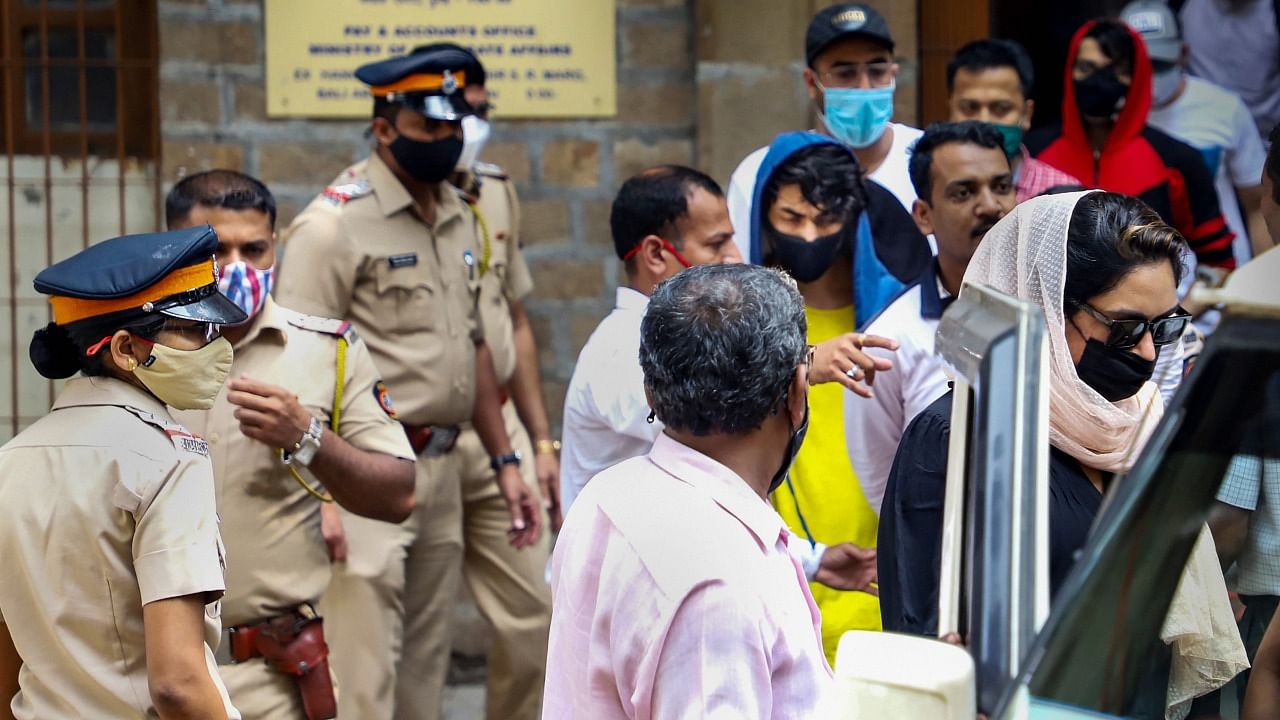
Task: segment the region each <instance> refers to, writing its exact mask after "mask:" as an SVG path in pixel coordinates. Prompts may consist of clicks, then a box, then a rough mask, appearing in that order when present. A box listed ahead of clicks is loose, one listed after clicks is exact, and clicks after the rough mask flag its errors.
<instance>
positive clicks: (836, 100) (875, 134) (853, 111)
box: [818, 83, 897, 148]
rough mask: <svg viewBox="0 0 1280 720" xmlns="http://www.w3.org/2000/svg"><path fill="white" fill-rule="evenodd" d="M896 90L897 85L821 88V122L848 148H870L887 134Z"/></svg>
mask: <svg viewBox="0 0 1280 720" xmlns="http://www.w3.org/2000/svg"><path fill="white" fill-rule="evenodd" d="M818 87H822V86H821V85H819V86H818ZM896 87H897V83H892V84H890V85H889V86H887V87H882V88H870V89H862V88H822V100H823V103H822V104H823V107H822V119H823V122H824V123H825V124H826V126H827V130H829V131H830V132H831V134H832V136H834V137H835V138H836V139H837V140H839V141H840V142H842V143H844V144H846V145H849V146H851V147H854V148H864V147H869V146H870V145H872V144H873V143H875V141H877V140H879V139H880V136H881V135H883V134H884V128H885V125H886V124H887V123H888V122H889V118H890V117H892V116H893V91H894V89H895V88H896Z"/></svg>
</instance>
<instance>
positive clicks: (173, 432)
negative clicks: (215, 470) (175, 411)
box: [124, 405, 209, 457]
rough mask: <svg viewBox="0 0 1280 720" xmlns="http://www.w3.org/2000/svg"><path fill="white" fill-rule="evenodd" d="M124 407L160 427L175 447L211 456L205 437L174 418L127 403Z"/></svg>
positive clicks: (141, 418)
mask: <svg viewBox="0 0 1280 720" xmlns="http://www.w3.org/2000/svg"><path fill="white" fill-rule="evenodd" d="M124 409H125V410H128V411H129V412H131V413H133V414H134V415H136V416H137V417H138V419H139V420H141V421H142V422H144V423H146V424H148V425H152V426H155V427H157V428H160V431H161V432H163V433H164V434H165V436H166V437H168V438H169V441H170V442H172V443H173V446H174V447H175V448H177V449H179V450H182V451H185V452H189V453H195V454H196V455H203V456H204V457H209V443H208V442H207V441H206V440H205V439H204V438H202V437H200V436H199V435H196V434H195V433H193V432H191V431H190V430H188V429H186V428H185V427H183V426H182V425H179V424H178V423H176V422H174V421H172V420H169V419H166V418H162V417H160V416H159V415H156V414H154V413H149V412H147V411H146V410H141V409H139V408H136V407H132V406H129V405H125V406H124Z"/></svg>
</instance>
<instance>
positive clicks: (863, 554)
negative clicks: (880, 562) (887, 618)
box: [813, 543, 880, 596]
mask: <svg viewBox="0 0 1280 720" xmlns="http://www.w3.org/2000/svg"><path fill="white" fill-rule="evenodd" d="M813 579H814V580H817V581H818V582H820V583H822V584H823V585H826V586H827V587H829V588H834V589H836V590H860V591H862V592H864V593H868V594H871V595H876V596H879V595H880V589H879V587H878V586H877V585H876V584H875V583H876V579H877V575H876V551H875V549H874V548H870V549H869V548H860V547H858V546H857V545H854V544H853V543H840V544H839V545H832V546H830V547H828V548H827V551H826V552H824V553H822V561H821V562H820V564H819V565H818V572H817V573H816V574H814V576H813Z"/></svg>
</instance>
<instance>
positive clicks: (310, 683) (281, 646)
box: [229, 608, 338, 720]
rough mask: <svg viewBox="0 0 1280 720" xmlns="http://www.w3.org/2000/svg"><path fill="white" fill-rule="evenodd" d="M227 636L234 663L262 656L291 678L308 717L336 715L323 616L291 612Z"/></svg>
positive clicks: (318, 718)
mask: <svg viewBox="0 0 1280 720" xmlns="http://www.w3.org/2000/svg"><path fill="white" fill-rule="evenodd" d="M308 609H309V608H308ZM229 635H230V638H231V657H232V659H233V660H234V661H235V662H238V663H241V662H247V661H248V660H251V659H253V658H255V657H261V658H265V659H266V661H267V663H268V664H269V665H271V667H273V668H275V669H276V670H277V671H279V672H282V673H284V674H285V675H289V676H290V677H292V678H293V680H294V682H295V683H297V685H298V694H299V695H301V696H302V708H303V711H304V712H305V713H306V716H307V720H331V719H332V718H336V717H337V716H338V703H337V700H336V699H335V697H334V693H333V678H332V677H330V675H329V646H328V645H326V644H325V642H324V619H323V618H321V617H319V616H315V615H314V614H313V615H312V616H311V617H308V616H306V615H304V614H303V613H298V612H291V613H286V614H284V615H280V616H277V617H274V618H271V619H270V620H266V621H264V622H260V623H255V624H253V625H241V626H239V627H234V628H231V631H230V633H229Z"/></svg>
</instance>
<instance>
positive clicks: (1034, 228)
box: [964, 191, 1164, 473]
mask: <svg viewBox="0 0 1280 720" xmlns="http://www.w3.org/2000/svg"><path fill="white" fill-rule="evenodd" d="M1089 192H1096V191H1087V192H1078V193H1064V194H1061V195H1043V196H1040V197H1035V198H1031V199H1030V200H1027V201H1026V202H1023V203H1021V204H1020V205H1018V206H1017V207H1016V208H1014V211H1013V212H1011V213H1009V214H1008V215H1006V216H1004V218H1002V219H1001V220H1000V222H998V223H996V226H995V227H993V228H991V230H990V231H989V232H988V233H987V235H986V237H985V238H984V239H983V240H982V244H981V245H979V246H978V250H977V252H976V253H974V256H973V259H972V260H970V261H969V269H968V270H967V271H966V272H965V274H964V281H965V283H974V284H981V285H986V286H988V287H992V288H995V289H996V290H1000V291H1002V292H1005V293H1008V294H1010V295H1014V296H1016V297H1018V298H1020V299H1022V300H1027V301H1030V302H1033V303H1035V304H1036V305H1039V306H1040V308H1041V309H1042V310H1044V320H1045V330H1046V333H1047V335H1048V339H1049V442H1050V444H1052V445H1053V446H1054V447H1056V448H1058V449H1059V450H1062V451H1063V452H1065V453H1067V454H1068V455H1071V456H1072V457H1074V458H1075V459H1077V460H1079V461H1080V462H1081V463H1082V464H1084V465H1086V466H1088V467H1092V468H1096V469H1098V470H1102V471H1106V472H1117V473H1118V472H1125V471H1127V470H1128V469H1129V468H1130V467H1131V466H1132V465H1133V461H1134V460H1135V459H1136V457H1137V454H1138V451H1139V450H1141V449H1142V446H1143V445H1145V444H1146V442H1147V438H1148V437H1150V436H1151V431H1152V430H1153V429H1154V428H1155V425H1156V422H1157V421H1159V420H1160V416H1161V415H1162V414H1163V412H1164V405H1163V403H1162V402H1161V400H1160V393H1159V391H1158V389H1157V388H1156V386H1155V385H1154V384H1152V383H1147V384H1146V385H1143V386H1142V390H1140V391H1139V392H1138V394H1137V395H1135V396H1133V397H1131V398H1127V399H1125V400H1120V401H1119V402H1114V403H1113V402H1110V401H1108V400H1107V399H1106V398H1104V397H1102V396H1101V395H1099V394H1098V392H1097V391H1096V390H1094V389H1093V388H1091V387H1089V386H1088V385H1086V384H1085V383H1084V382H1083V381H1081V380H1080V377H1079V376H1078V375H1077V374H1076V367H1075V363H1074V362H1072V360H1071V349H1070V348H1069V347H1067V330H1066V326H1067V318H1066V316H1065V315H1064V313H1063V310H1062V291H1063V287H1064V286H1065V284H1066V278H1067V230H1068V229H1069V227H1070V225H1071V213H1072V211H1074V210H1075V206H1076V203H1077V202H1078V201H1079V200H1080V198H1082V197H1084V196H1085V195H1087V194H1089Z"/></svg>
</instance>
